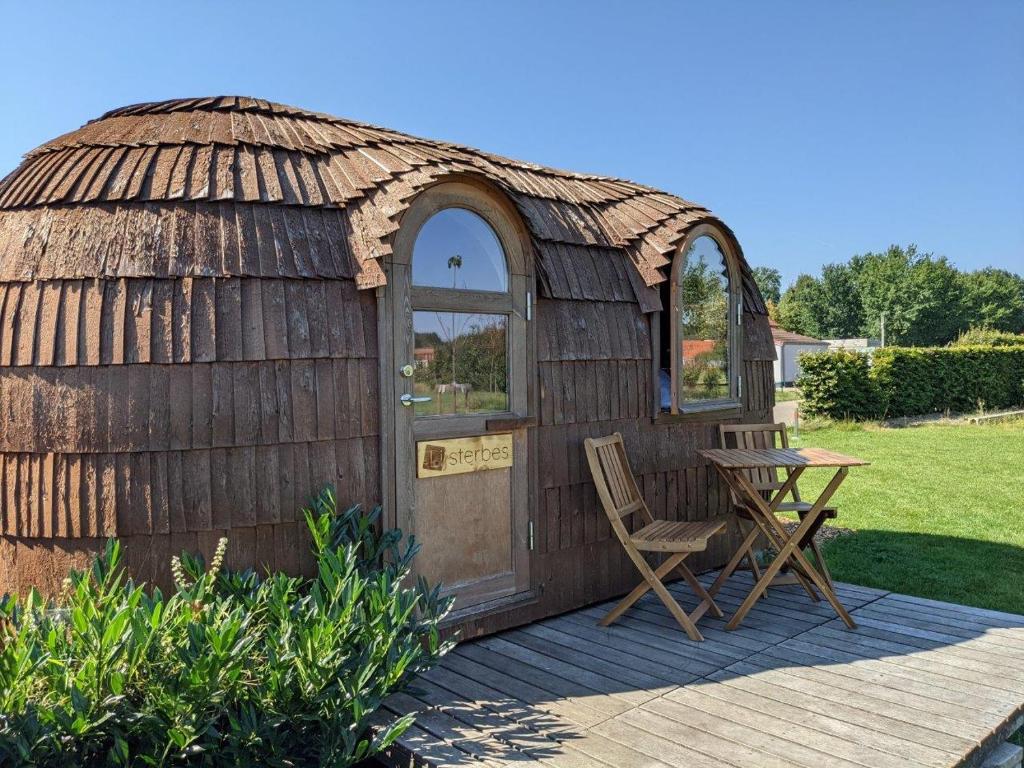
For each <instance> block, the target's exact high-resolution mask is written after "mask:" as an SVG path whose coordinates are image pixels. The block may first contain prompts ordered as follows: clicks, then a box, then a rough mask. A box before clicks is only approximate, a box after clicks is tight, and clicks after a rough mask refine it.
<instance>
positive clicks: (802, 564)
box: [725, 467, 857, 629]
mask: <svg viewBox="0 0 1024 768" xmlns="http://www.w3.org/2000/svg"><path fill="white" fill-rule="evenodd" d="M797 469H798V470H799V469H800V468H799V467H798V468H797ZM847 473H848V470H847V468H846V467H840V468H839V469H838V470H837V471H836V474H835V476H834V477H833V478H832V480H831V481H830V482H829V484H828V485H827V486H826V487H825V490H823V491H822V492H821V495H820V496H819V497H818V500H817V501H815V502H814V504H813V505H812V507H811V509H810V510H809V511H808V512H807V515H806V516H805V517H804V519H803V520H802V521H801V523H800V525H799V526H797V529H796V531H794V532H793V535H792V536H787V535H786V533H785V528H784V527H783V526H782V524H781V523H780V522H779V521H778V520H777V519H776V518H775V514H774V511H773V506H772V505H771V504H770V503H766V502H765V500H764V499H763V498H762V497H761V495H760V494H759V493H757V491H756V489H755V488H754V487H753V485H752V484H751V483H750V481H749V480H748V479H747V478H746V477H745V476H744V475H742V474H741V473H739V472H736V473H729V475H728V476H727V481H728V482H729V484H730V486H731V487H734V488H737V489H738V490H741V492H742V495H743V496H745V497H747V498H748V501H750V502H751V504H752V506H753V507H754V510H756V511H755V515H757V513H760V517H761V518H763V519H758V524H759V526H760V527H761V529H762V530H763V531H765V534H766V535H768V530H769V528H770V529H772V531H773V533H774V534H775V536H770V537H769V538H772V539H775V537H779V538H778V539H777V540H776V541H775V542H774V543H775V544H776V545H778V544H780V543H781V544H782V546H781V547H780V548H779V553H778V555H777V556H776V558H775V560H774V561H773V562H772V563H771V565H770V566H769V567H768V569H767V570H766V571H765V572H764V574H763V575H762V576H761V578H760V579H759V580H758V582H757V584H755V585H754V588H753V589H752V590H751V591H750V594H748V595H747V597H746V599H745V600H744V601H743V603H742V604H741V605H740V607H739V609H738V610H737V611H736V613H735V614H734V615H733V617H732V618H731V619H730V620H729V623H728V624H726V626H725V628H726V629H736V627H738V626H739V624H740V622H741V621H743V619H744V618H745V617H746V615H747V613H748V612H749V611H750V609H751V608H752V607H753V606H754V603H755V602H756V601H757V599H758V597H760V596H761V594H762V593H763V592H764V591H765V590H766V589H767V588H768V586H769V584H770V583H771V581H772V579H773V578H774V577H775V575H776V574H777V573H778V572H779V570H781V568H782V566H783V565H784V564H785V563H786V562H787V561H788V560H790V559H792V560H794V563H793V565H795V566H798V568H799V570H800V571H803V572H804V573H803V575H804V576H806V577H807V578H808V579H809V580H810V581H811V582H812V583H813V584H814V586H815V587H817V588H818V590H819V591H820V592H821V594H822V595H824V596H825V599H826V600H828V602H829V604H830V605H831V606H832V608H833V609H835V611H836V613H837V614H839V617H840V618H841V619H842V620H843V622H844V623H845V624H846V626H848V627H849V628H850V629H854V628H855V627H856V626H857V625H856V624H855V623H854V621H853V618H852V617H851V616H850V614H849V613H847V611H846V609H845V608H844V607H843V605H842V603H840V602H839V599H838V598H837V597H836V595H835V592H834V591H833V590H832V589H831V587H830V585H829V584H828V582H827V581H826V580H825V579H824V578H823V577H822V576H821V574H820V573H819V572H818V570H817V569H816V568H815V567H814V566H812V565H811V563H810V562H809V561H808V560H807V557H806V556H805V555H804V553H803V551H802V550H801V549H800V548H799V546H798V544H799V543H800V541H801V540H802V539H803V537H804V536H805V535H806V533H807V531H808V530H810V529H811V527H812V526H814V525H815V524H817V521H818V518H819V517H820V516H821V515H822V514H823V513H824V510H825V505H826V504H827V503H828V501H829V499H831V498H832V494H834V493H835V491H836V489H837V488H838V487H839V485H840V484H841V483H842V482H843V480H844V479H845V478H846V475H847ZM795 474H797V475H798V474H799V471H798V472H796V473H795ZM792 477H793V476H792V475H791V476H790V479H792ZM794 482H795V480H794ZM787 484H788V482H787ZM780 493H781V492H780ZM776 499H778V496H776ZM775 503H776V504H777V503H778V501H776V502H775ZM794 572H797V570H796V569H794Z"/></svg>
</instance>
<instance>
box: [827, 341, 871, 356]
mask: <svg viewBox="0 0 1024 768" xmlns="http://www.w3.org/2000/svg"><path fill="white" fill-rule="evenodd" d="M823 341H824V342H825V343H826V344H828V348H829V349H846V350H849V351H850V352H867V353H868V354H869V355H870V354H871V353H872V352H874V351H875V350H876V349H878V348H879V347H881V346H882V342H881V340H879V339H866V338H862V339H823Z"/></svg>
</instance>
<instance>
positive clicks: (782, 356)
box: [771, 321, 829, 386]
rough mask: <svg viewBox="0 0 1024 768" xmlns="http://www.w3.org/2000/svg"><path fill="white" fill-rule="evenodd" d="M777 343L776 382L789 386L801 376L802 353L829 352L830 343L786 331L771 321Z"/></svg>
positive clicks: (773, 336)
mask: <svg viewBox="0 0 1024 768" xmlns="http://www.w3.org/2000/svg"><path fill="white" fill-rule="evenodd" d="M771 329H772V341H773V342H774V343H775V383H776V384H777V385H780V386H789V385H790V384H792V383H793V382H795V381H796V380H797V378H798V377H799V376H800V355H802V354H803V353H804V352H827V351H828V349H829V345H828V344H827V343H826V342H824V341H821V340H820V339H812V338H811V337H810V336H802V335H801V334H799V333H792V332H791V331H784V330H782V329H781V328H779V326H777V325H776V324H775V321H772V322H771Z"/></svg>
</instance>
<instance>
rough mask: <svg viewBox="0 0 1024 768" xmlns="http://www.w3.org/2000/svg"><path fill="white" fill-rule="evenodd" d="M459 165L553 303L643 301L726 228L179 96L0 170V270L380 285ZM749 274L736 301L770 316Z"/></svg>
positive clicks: (591, 191)
mask: <svg viewBox="0 0 1024 768" xmlns="http://www.w3.org/2000/svg"><path fill="white" fill-rule="evenodd" d="M459 174H470V175H473V176H476V177H478V178H483V179H485V180H487V181H489V182H490V183H492V184H493V185H495V186H497V187H499V188H500V189H501V190H502V191H503V192H505V193H506V194H507V195H508V196H509V197H510V199H511V200H512V201H513V202H514V203H515V205H516V206H517V208H518V209H519V211H520V212H521V213H522V215H523V218H524V220H525V222H526V224H527V226H528V227H529V229H530V231H531V233H532V236H533V239H534V244H535V247H536V251H537V255H538V260H537V261H538V267H539V269H538V274H539V276H540V280H541V288H542V290H543V291H544V292H545V293H546V294H547V295H550V296H553V297H556V298H568V299H581V300H608V301H615V300H629V301H633V300H638V301H639V302H640V304H641V305H642V306H644V308H645V309H648V310H650V309H654V308H656V307H657V306H658V297H657V292H656V291H654V290H652V288H653V286H656V285H657V284H658V283H660V282H662V281H664V280H665V279H666V277H667V275H666V270H665V268H666V267H667V266H668V265H669V263H670V258H671V255H672V253H673V252H674V251H675V249H676V248H677V247H678V245H679V243H680V242H681V241H682V239H683V238H684V237H685V236H686V234H687V232H688V231H689V230H690V229H691V228H692V227H694V226H696V225H698V224H700V223H705V222H714V223H716V224H718V225H719V226H722V227H724V225H723V224H722V223H721V222H720V221H718V220H717V219H716V218H715V217H714V216H713V215H712V214H711V212H710V211H708V210H707V209H706V208H703V207H701V206H699V205H697V204H695V203H691V202H689V201H686V200H683V199H682V198H679V197H675V196H673V195H670V194H667V193H664V192H660V191H658V190H655V189H652V188H650V187H646V186H643V185H640V184H636V183H633V182H629V181H624V180H621V179H614V178H609V177H604V176H597V175H591V174H582V173H573V172H569V171H562V170H557V169H553V168H546V167H543V166H539V165H535V164H533V163H526V162H522V161H518V160H511V159H508V158H505V157H500V156H497V155H493V154H489V153H486V152H482V151H480V150H476V149H472V148H469V147H464V146H459V145H456V144H450V143H446V142H440V141H432V140H429V139H422V138H417V137H414V136H409V135H406V134H403V133H398V132H396V131H392V130H388V129H385V128H379V127H376V126H372V125H367V124H364V123H359V122H356V121H352V120H346V119H341V118H337V117H332V116H330V115H325V114H321V113H316V112H309V111H306V110H302V109H297V108H294V107H289V106H284V105H280V104H274V103H271V102H268V101H263V100H260V99H252V98H245V97H234V96H226V97H215V98H198V99H178V100H173V101H163V102H154V103H147V104H137V105H133V106H128V107H123V108H120V109H115V110H113V111H111V112H108V113H107V114H105V115H103V116H102V117H100V118H98V119H97V120H94V121H91V122H89V123H87V124H86V125H84V126H83V127H81V128H79V129H78V130H76V131H72V132H71V133H68V134H65V135H63V136H60V137H58V138H56V139H54V140H52V141H50V142H47V143H46V144H43V145H42V146H40V147H38V148H37V149H34V150H32V151H31V152H29V153H28V154H27V155H26V157H25V160H24V162H23V163H22V164H21V165H20V166H19V167H18V168H17V169H15V170H14V171H13V172H12V173H11V174H9V175H8V176H7V177H6V178H5V179H3V180H2V181H0V281H18V280H22V281H23V280H38V279H71V278H84V277H129V276H130V277H144V276H145V277H148V276H151V277H174V276H183V277H184V276H213V277H218V276H228V277H236V276H237V277H245V276H261V277H353V278H354V279H355V280H356V282H357V284H358V285H359V287H361V288H370V287H376V286H379V285H382V284H383V283H384V281H385V277H384V272H383V271H382V269H381V268H380V264H379V262H380V259H381V258H382V257H384V256H386V255H387V254H388V253H390V249H391V245H390V243H391V238H392V235H393V233H394V232H395V230H396V229H397V227H398V222H399V220H400V218H401V216H402V214H403V212H404V211H405V209H406V207H407V206H408V204H409V202H410V201H411V200H412V198H413V197H414V196H415V195H416V194H417V193H418V192H419V191H420V190H422V189H424V188H425V187H426V186H428V185H430V184H432V183H435V182H436V181H438V180H441V179H443V178H445V177H451V176H453V175H459ZM726 231H727V232H728V231H729V230H728V229H726ZM729 234H730V236H732V235H731V232H730V233H729ZM737 252H739V249H738V245H737ZM742 269H743V273H744V299H745V307H746V309H747V310H748V311H750V312H753V313H755V314H765V307H764V302H763V300H762V299H761V296H760V294H759V292H758V290H757V288H756V286H755V284H754V281H753V279H752V277H751V276H750V272H749V269H748V267H747V265H746V263H745V262H744V263H743V265H742Z"/></svg>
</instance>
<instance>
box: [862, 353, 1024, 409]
mask: <svg viewBox="0 0 1024 768" xmlns="http://www.w3.org/2000/svg"><path fill="white" fill-rule="evenodd" d="M871 373H872V376H873V377H874V378H875V380H876V381H877V382H878V385H879V387H880V388H881V390H882V397H883V398H884V400H885V404H886V414H887V415H888V416H890V417H892V416H916V415H918V414H922V413H942V412H945V411H954V412H960V413H963V412H967V411H974V410H992V409H998V408H1011V407H1014V406H1018V405H1024V347H1009V346H1007V347H989V346H974V347H967V346H958V347H923V348H914V347H886V348H885V349H880V350H878V351H876V352H875V357H874V360H873V365H872V372H871Z"/></svg>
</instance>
